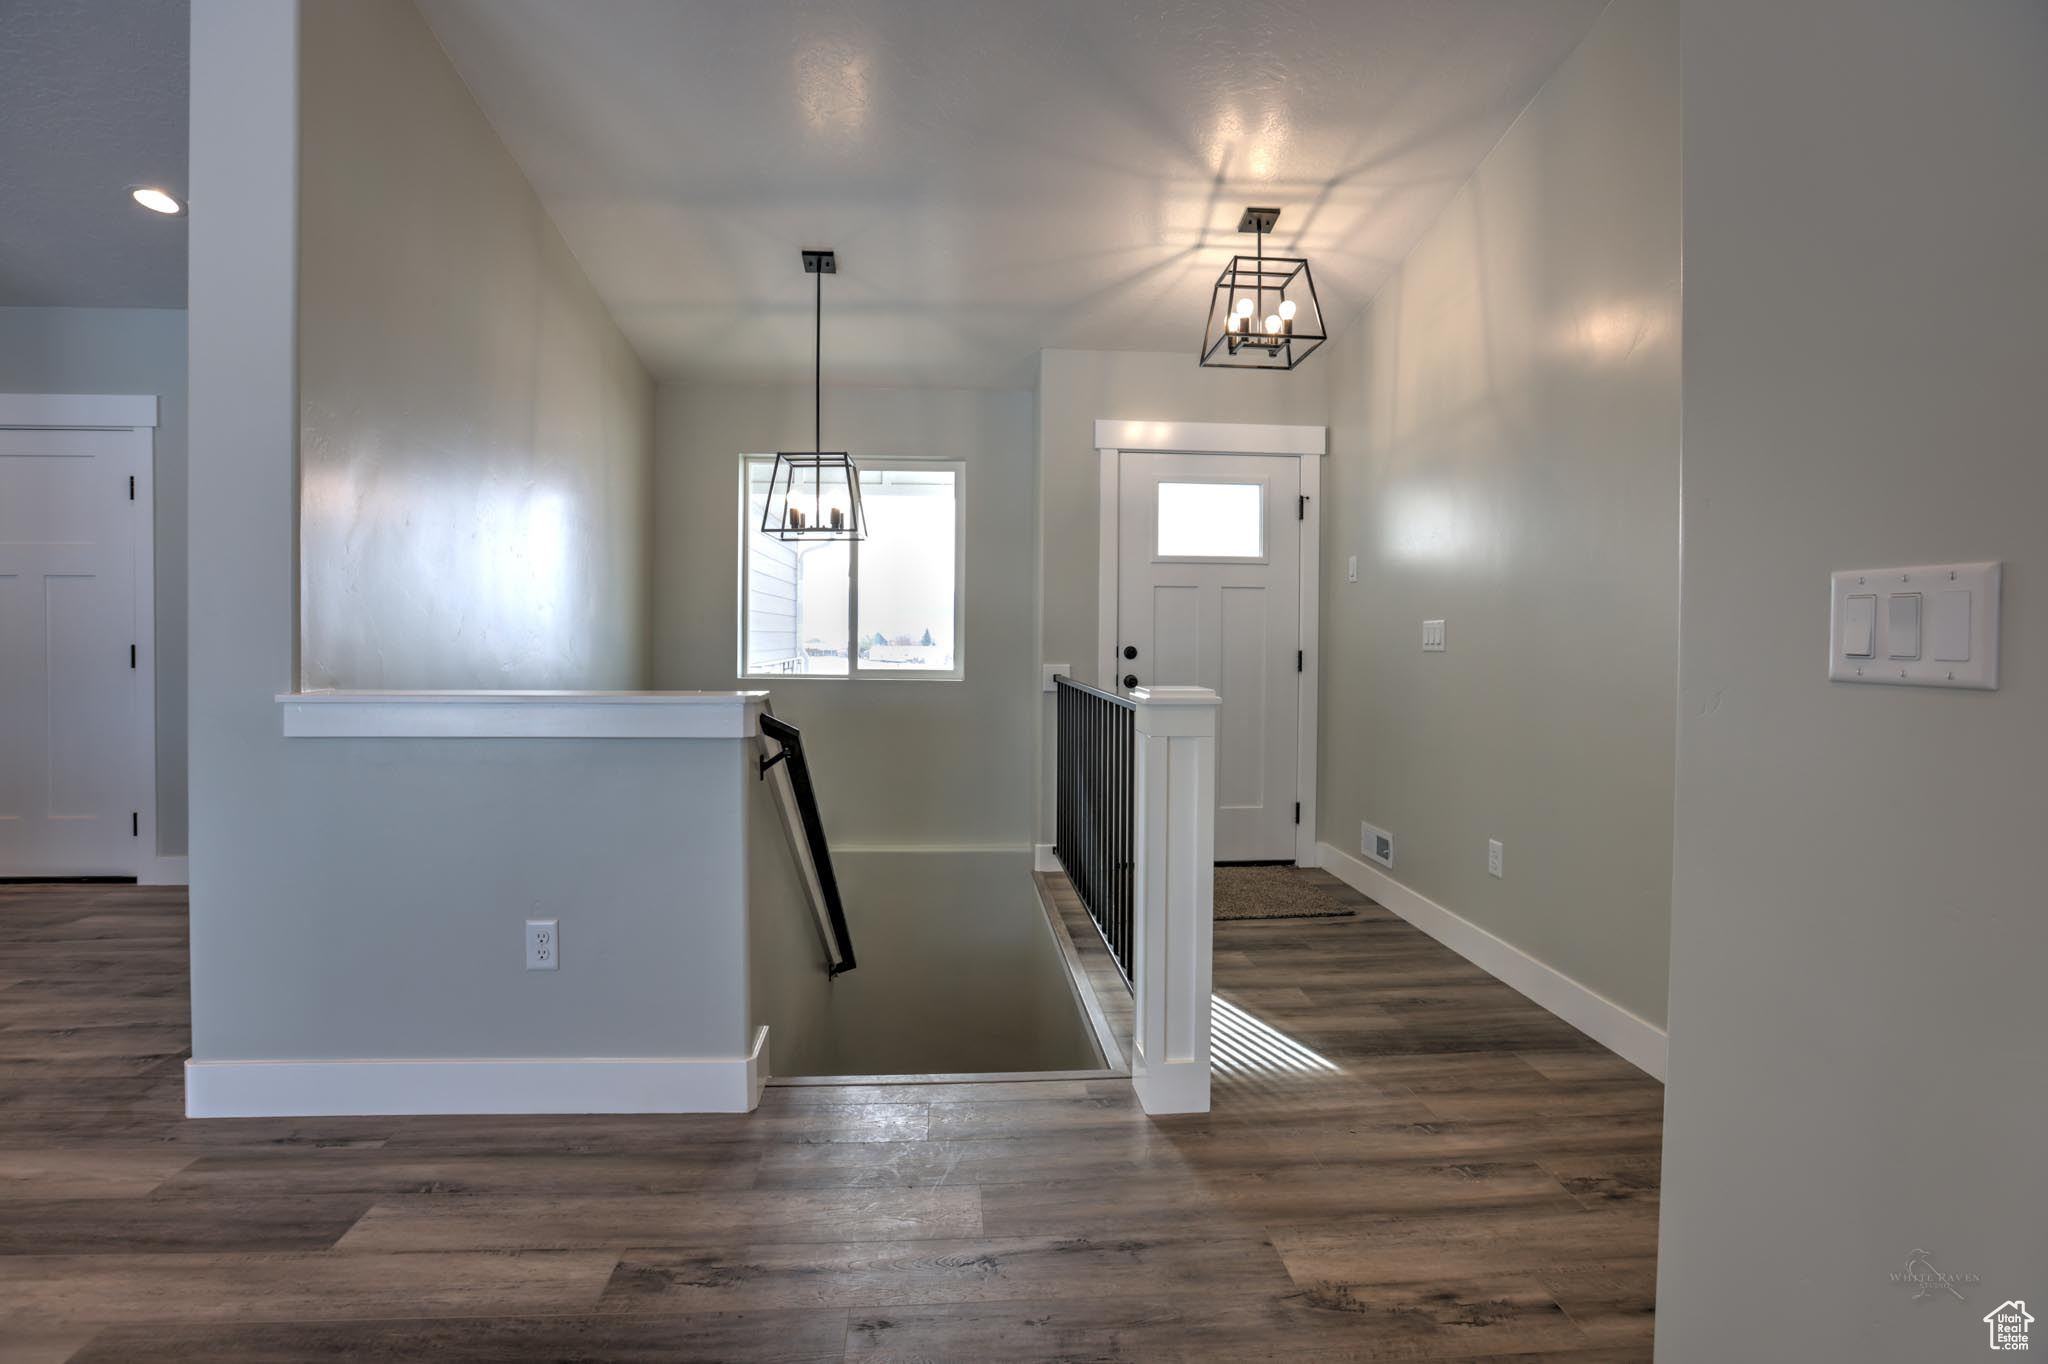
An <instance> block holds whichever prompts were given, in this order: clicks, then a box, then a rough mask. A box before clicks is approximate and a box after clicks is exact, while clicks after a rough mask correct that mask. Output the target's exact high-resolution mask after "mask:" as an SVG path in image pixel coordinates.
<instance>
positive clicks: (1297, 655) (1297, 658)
mask: <svg viewBox="0 0 2048 1364" xmlns="http://www.w3.org/2000/svg"><path fill="white" fill-rule="evenodd" d="M1302 655H1303V651H1302V650H1300V649H1296V650H1295V651H1294V671H1296V672H1300V671H1301V670H1302V668H1301V661H1302Z"/></svg>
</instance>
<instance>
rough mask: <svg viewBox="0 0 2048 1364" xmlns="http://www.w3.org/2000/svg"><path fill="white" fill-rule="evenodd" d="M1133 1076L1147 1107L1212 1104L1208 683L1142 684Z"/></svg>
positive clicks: (1181, 1109) (1212, 710) (1188, 1108)
mask: <svg viewBox="0 0 2048 1364" xmlns="http://www.w3.org/2000/svg"><path fill="white" fill-rule="evenodd" d="M1131 699H1132V700H1133V701H1135V702H1136V703H1137V708H1138V714H1137V724H1136V731H1137V739H1136V748H1137V754H1136V767H1137V772H1136V774H1135V785H1136V787H1137V809H1136V811H1135V816H1136V819H1135V841H1136V843H1137V849H1136V852H1137V859H1136V861H1137V866H1136V868H1135V880H1134V890H1135V894H1134V896H1133V900H1134V904H1135V912H1136V916H1137V920H1138V922H1137V934H1136V937H1137V941H1136V944H1135V946H1134V948H1133V952H1134V954H1135V965H1136V967H1137V978H1138V980H1137V984H1138V1018H1137V1029H1136V1035H1135V1037H1134V1038H1133V1047H1132V1050H1133V1052H1134V1055H1133V1056H1132V1058H1131V1084H1132V1086H1133V1087H1135V1088H1136V1089H1137V1091H1138V1102H1140V1103H1142V1104H1143V1105H1144V1106H1145V1111H1146V1112H1147V1113H1206V1112H1208V1111H1209V983H1210V973H1211V958H1212V955H1213V942H1214V938H1215V924H1214V922H1213V920H1214V905H1215V895H1216V885H1215V881H1216V708H1217V706H1219V705H1220V704H1222V702H1221V698H1219V697H1218V696H1217V695H1216V693H1215V692H1213V691H1210V690H1209V689H1208V688H1207V687H1140V688H1138V689H1137V690H1136V691H1134V692H1132V693H1131Z"/></svg>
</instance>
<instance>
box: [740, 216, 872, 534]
mask: <svg viewBox="0 0 2048 1364" xmlns="http://www.w3.org/2000/svg"><path fill="white" fill-rule="evenodd" d="M804 273H805V274H807V275H815V276H817V279H818V291H817V293H818V302H817V311H816V315H815V319H814V322H813V326H812V338H813V355H814V359H813V361H812V367H811V393H812V400H813V402H814V404H815V406H814V407H813V409H812V410H813V413H814V417H813V426H812V436H811V442H812V448H811V449H810V450H809V451H807V452H802V453H795V454H792V453H789V452H786V451H785V452H783V453H781V454H778V455H776V456H775V468H774V470H773V472H771V473H770V474H769V476H768V505H767V506H766V507H765V508H764V509H763V510H762V513H761V533H762V534H763V535H773V536H775V537H776V538H777V539H779V540H863V539H866V538H867V522H866V520H865V519H864V518H863V517H862V516H861V514H860V470H859V469H858V468H856V467H855V466H854V463H853V456H851V455H849V454H847V453H846V452H845V451H844V450H837V451H829V452H828V451H827V450H826V449H825V448H824V446H825V276H827V275H836V274H838V273H839V258H838V257H837V256H835V255H833V253H832V252H830V251H806V252H804Z"/></svg>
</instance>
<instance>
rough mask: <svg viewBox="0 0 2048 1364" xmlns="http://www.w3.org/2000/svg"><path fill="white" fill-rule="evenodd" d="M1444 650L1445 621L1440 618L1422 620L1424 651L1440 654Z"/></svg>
mask: <svg viewBox="0 0 2048 1364" xmlns="http://www.w3.org/2000/svg"><path fill="white" fill-rule="evenodd" d="M1443 651H1444V623H1443V622H1442V621H1440V620H1426V621H1424V622H1422V652H1424V653H1426V654H1440V653H1442V652H1443Z"/></svg>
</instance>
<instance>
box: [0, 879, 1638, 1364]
mask: <svg viewBox="0 0 2048 1364" xmlns="http://www.w3.org/2000/svg"><path fill="white" fill-rule="evenodd" d="M1308 874H1315V873H1308ZM1344 893H1345V894H1346V895H1347V896H1350V895H1351V892H1349V891H1348V890H1347V891H1345V892H1344ZM1353 898H1354V899H1355V898H1357V897H1353ZM1361 909H1362V912H1361V914H1360V915H1359V917H1357V918H1356V919H1348V920H1320V921H1282V922H1265V923H1231V924H1220V925H1218V927H1217V939H1216V982H1217V992H1218V994H1219V996H1221V997H1222V998H1223V999H1224V1000H1225V1001H1226V1002H1228V1003H1229V1004H1230V1005H1231V1006H1232V1007H1233V1008H1234V1009H1236V1010H1238V1011H1239V1014H1236V1015H1232V1018H1233V1020H1239V1021H1234V1022H1233V1029H1234V1035H1233V1037H1232V1039H1230V1040H1229V1041H1228V1042H1227V1043H1226V1045H1224V1046H1223V1047H1221V1048H1219V1058H1218V1074H1217V1082H1216V1103H1215V1111H1214V1112H1213V1113H1211V1114H1208V1115H1206V1116H1203V1117H1197V1118H1179V1119H1168V1120H1152V1119H1148V1118H1146V1117H1145V1115H1144V1114H1143V1113H1142V1112H1140V1111H1139V1109H1138V1108H1137V1106H1136V1104H1135V1102H1134V1101H1133V1099H1132V1097H1131V1093H1130V1086H1129V1084H1128V1083H1127V1082H1125V1081H1122V1080H1116V1079H1107V1080H1085V1081H1059V1082H1036V1083H1007V1084H993V1085H895V1086H887V1087H867V1088H847V1087H821V1088H803V1087H797V1088H771V1089H770V1091H769V1093H768V1096H767V1098H766V1099H765V1100H764V1101H763V1104H762V1107H761V1110H760V1112H758V1113H756V1114H754V1115H752V1116H748V1117H709V1116H706V1117H681V1118H677V1117H653V1118H545V1117H540V1118H535V1117H528V1118H516V1117H515V1118H460V1119H456V1118H348V1119H295V1120H244V1121H215V1122H205V1123H196V1122H187V1121H185V1120H184V1119H182V1118H181V1117H180V1116H179V1114H180V1109H181V1094H180V1063H181V1061H182V1059H183V1057H184V1055H185V1052H186V1047H187V1029H186V964H185V963H186V954H185V922H184V900H183V896H182V894H181V893H177V892H168V891H159V890H145V889H134V888H113V887H89V886H88V887H61V888H59V887H0V1359H5V1360H7V1361H9V1364H28V1362H30V1361H41V1360H64V1359H78V1360H85V1361H138V1360H151V1361H154V1360H205V1361H210V1362H212V1364H236V1362H239V1361H252V1360H306V1359H330V1360H344V1359H346V1360H369V1359H375V1360H399V1359H428V1358H431V1359H436V1360H524V1359H549V1360H556V1359H564V1360H566V1359H574V1360H706V1359H749V1360H751V1359H775V1360H795V1359H804V1360H809V1359H841V1358H870V1357H901V1358H923V1359H958V1360H977V1359H1055V1358H1057V1359H1124V1358H1132V1359H1148V1360H1150V1359H1165V1360H1171V1359H1285V1360H1305V1359H1437V1360H1443V1359H1481V1358H1484V1359H1491V1360H1502V1359H1518V1358H1519V1359H1528V1358H1543V1359H1556V1360H1560V1361H1563V1360H1570V1361H1578V1362H1582V1364H1619V1361H1624V1360H1631V1361H1633V1360H1647V1359H1648V1358H1649V1357H1650V1330H1651V1304H1652V1300H1653V1287H1654V1275H1655V1258H1654V1257H1655V1253H1656V1219H1657V1184H1658V1165H1657V1159H1658V1148H1659V1132H1660V1124H1661V1116H1660V1115H1661V1110H1662V1101H1663V1095H1662V1090H1661V1087H1660V1086H1658V1085H1657V1084H1656V1083H1655V1082H1654V1081H1652V1080H1650V1079H1648V1078H1646V1077H1644V1076H1643V1075H1642V1074H1640V1073H1639V1072H1637V1071H1635V1070H1634V1069H1633V1068H1631V1067H1630V1066H1628V1065H1626V1064H1625V1063H1623V1062H1621V1061H1620V1060H1618V1059H1616V1058H1614V1057H1613V1056H1611V1055H1609V1054H1607V1053H1606V1052H1603V1051H1601V1050H1599V1049H1598V1048H1596V1047H1594V1046H1593V1045H1592V1044H1591V1043H1589V1042H1587V1041H1586V1040H1585V1039H1584V1038H1582V1037H1581V1036H1580V1035H1579V1034H1577V1033H1575V1032H1573V1031H1572V1030H1571V1029H1569V1028H1567V1027H1565V1026H1564V1025H1563V1024H1561V1023H1558V1022H1557V1021H1555V1020H1554V1019H1552V1018H1551V1017H1550V1016H1549V1015H1548V1014H1545V1013H1543V1012H1542V1011H1541V1010H1539V1009H1537V1008H1535V1007H1534V1006H1533V1005H1531V1004H1529V1003H1528V1002H1527V1001H1525V1000H1523V999H1522V998H1521V997H1520V996H1518V995H1516V994H1514V993H1513V992H1512V991H1510V990H1508V989H1507V988H1506V987H1504V986H1502V985H1499V984H1498V983H1496V982H1494V981H1492V980H1490V979H1488V978H1487V977H1486V976H1484V975H1483V974H1481V973H1480V972H1479V971H1477V970H1476V969H1474V968H1473V967H1471V966H1469V965H1467V964H1465V963H1464V962H1463V961H1461V960H1460V959H1458V958H1457V957H1455V956H1453V955H1452V954H1451V953H1449V952H1448V951H1446V950H1444V949H1443V948H1441V947H1439V946H1437V945H1436V944H1435V943H1433V942H1431V941H1430V940H1429V939H1427V938H1425V937H1423V936H1422V935H1420V934H1419V933H1417V932H1415V931H1414V930H1412V929H1410V928H1408V927H1407V926H1406V925H1405V924H1402V923H1401V922H1399V921H1398V920H1396V919H1394V918H1392V917H1391V916H1390V915H1388V914H1387V913H1386V912H1385V911H1383V910H1380V909H1378V908H1377V907H1375V906H1370V905H1369V904H1364V903H1362V904H1361ZM1241 1020H1249V1021H1248V1022H1247V1021H1241ZM1269 1029H1270V1030H1271V1031H1270V1032H1268V1031H1267V1030H1269Z"/></svg>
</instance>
